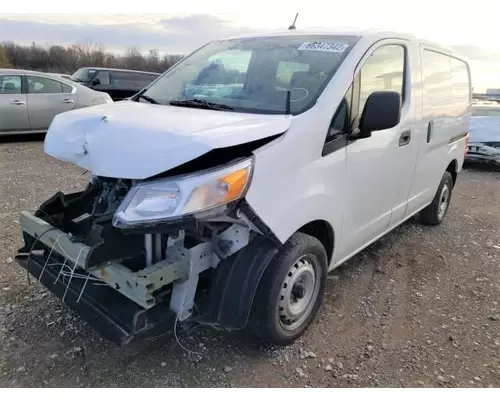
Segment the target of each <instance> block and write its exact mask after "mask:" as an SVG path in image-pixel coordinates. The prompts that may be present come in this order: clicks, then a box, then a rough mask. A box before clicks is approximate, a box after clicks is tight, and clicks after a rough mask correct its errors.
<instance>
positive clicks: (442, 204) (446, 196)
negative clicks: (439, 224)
mask: <svg viewBox="0 0 500 400" xmlns="http://www.w3.org/2000/svg"><path fill="white" fill-rule="evenodd" d="M449 202H450V188H449V185H448V184H447V183H446V184H444V185H443V188H442V189H441V194H440V195H439V206H438V218H439V219H440V220H441V219H443V217H444V215H445V214H446V210H447V209H448V203H449Z"/></svg>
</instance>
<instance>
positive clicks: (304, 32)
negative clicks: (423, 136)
mask: <svg viewBox="0 0 500 400" xmlns="http://www.w3.org/2000/svg"><path fill="white" fill-rule="evenodd" d="M314 35H325V36H328V35H338V36H358V37H360V38H364V39H371V40H373V41H374V42H375V41H377V40H381V39H384V38H398V39H405V40H417V41H419V42H421V43H422V44H424V45H428V46H431V47H434V48H437V49H440V50H441V51H443V52H445V53H448V54H449V55H453V56H455V57H459V58H463V57H462V56H461V55H460V54H459V53H458V52H457V51H455V50H453V49H452V48H450V47H448V46H445V45H442V44H439V43H436V42H433V41H430V40H427V39H423V38H421V37H418V36H415V35H413V34H411V33H408V32H402V31H391V30H381V29H374V28H368V29H363V28H350V27H345V28H336V29H323V28H318V29H295V30H288V29H287V30H276V31H268V32H263V33H256V34H248V35H239V36H233V37H230V38H229V39H245V38H258V37H280V36H282V37H286V36H304V37H307V36H314Z"/></svg>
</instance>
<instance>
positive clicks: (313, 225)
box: [297, 219, 335, 263]
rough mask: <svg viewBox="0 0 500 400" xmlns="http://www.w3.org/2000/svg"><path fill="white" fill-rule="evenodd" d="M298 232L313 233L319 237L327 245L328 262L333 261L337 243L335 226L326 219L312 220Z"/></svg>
mask: <svg viewBox="0 0 500 400" xmlns="http://www.w3.org/2000/svg"><path fill="white" fill-rule="evenodd" d="M297 232H301V233H305V234H307V235H311V236H313V237H315V238H316V239H318V240H319V241H320V242H321V244H322V245H323V246H324V247H325V250H326V255H327V257H328V263H330V262H331V261H332V258H333V250H334V243H335V232H334V230H333V227H332V226H331V225H330V224H329V223H328V222H327V221H325V220H321V219H318V220H315V221H311V222H309V223H307V224H305V225H304V226H302V227H301V228H300V229H299V230H298V231H297Z"/></svg>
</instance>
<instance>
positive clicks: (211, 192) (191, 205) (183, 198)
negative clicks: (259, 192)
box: [113, 159, 252, 228]
mask: <svg viewBox="0 0 500 400" xmlns="http://www.w3.org/2000/svg"><path fill="white" fill-rule="evenodd" d="M251 172H252V160H251V159H246V160H244V161H243V162H239V163H237V164H234V165H231V166H229V167H225V168H219V169H214V170H209V171H207V172H205V173H202V174H201V175H200V174H190V175H186V176H183V177H174V178H167V179H162V180H157V181H151V182H141V183H138V184H137V185H135V186H133V187H132V188H131V189H130V191H129V192H128V193H127V195H126V196H125V198H124V199H123V202H122V203H121V204H120V206H119V207H118V209H117V211H116V213H115V215H114V217H113V225H114V226H115V227H117V228H127V227H134V226H141V225H154V224H156V223H159V222H168V221H172V220H176V219H180V218H182V217H185V216H189V215H194V214H200V213H202V214H203V215H207V214H212V213H213V214H217V213H219V212H222V211H223V210H224V209H225V207H226V206H227V205H228V204H229V203H232V202H233V201H235V200H239V199H240V198H242V197H243V196H244V194H245V192H246V190H247V188H248V185H249V183H250V177H251Z"/></svg>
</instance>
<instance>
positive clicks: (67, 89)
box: [61, 83, 73, 93]
mask: <svg viewBox="0 0 500 400" xmlns="http://www.w3.org/2000/svg"><path fill="white" fill-rule="evenodd" d="M61 85H62V90H63V93H71V91H72V90H73V88H72V87H71V86H69V85H65V84H64V83H61Z"/></svg>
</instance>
